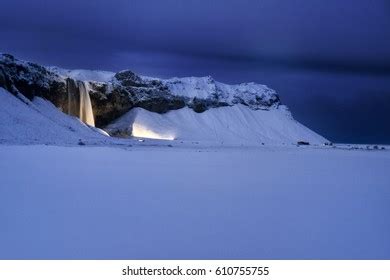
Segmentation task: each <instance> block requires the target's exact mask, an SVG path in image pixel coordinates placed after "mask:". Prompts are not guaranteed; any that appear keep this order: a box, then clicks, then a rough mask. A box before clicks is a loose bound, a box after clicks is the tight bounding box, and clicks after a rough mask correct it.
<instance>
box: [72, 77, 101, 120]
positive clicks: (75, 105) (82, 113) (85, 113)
mask: <svg viewBox="0 0 390 280" xmlns="http://www.w3.org/2000/svg"><path fill="white" fill-rule="evenodd" d="M66 84H67V91H68V114H69V115H72V116H76V117H78V118H80V120H81V121H82V122H84V123H86V124H88V125H90V126H95V120H94V117H93V110H92V103H91V98H90V97H89V93H88V84H87V83H85V82H82V81H78V82H77V83H76V82H75V81H74V80H73V79H67V83H66Z"/></svg>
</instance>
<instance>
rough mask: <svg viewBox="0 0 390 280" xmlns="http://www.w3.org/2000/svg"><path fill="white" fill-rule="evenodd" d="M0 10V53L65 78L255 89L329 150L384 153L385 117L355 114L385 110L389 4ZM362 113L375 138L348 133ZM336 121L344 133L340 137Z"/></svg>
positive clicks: (138, 3) (389, 88) (81, 4)
mask: <svg viewBox="0 0 390 280" xmlns="http://www.w3.org/2000/svg"><path fill="white" fill-rule="evenodd" d="M1 6H2V14H1V17H0V38H1V40H0V51H1V52H9V53H12V54H14V55H16V56H17V57H19V58H23V59H27V60H32V61H36V62H39V63H43V64H46V65H58V66H62V67H67V68H94V69H104V70H114V71H117V70H121V69H125V68H130V69H133V70H134V71H136V72H139V73H142V74H145V75H155V76H161V77H169V76H186V75H194V76H203V75H212V76H215V78H216V79H219V80H221V81H224V82H227V83H236V82H243V81H249V80H253V81H256V82H260V83H265V84H268V85H270V86H271V87H274V88H275V89H277V90H278V91H279V92H280V94H281V96H282V98H283V99H284V100H285V102H286V103H287V104H289V105H290V107H291V109H292V110H293V112H294V114H295V115H296V117H297V118H298V119H299V120H300V121H302V122H304V123H306V124H308V125H309V126H310V127H312V128H314V129H315V128H319V130H320V132H322V133H323V134H324V135H325V136H328V137H330V138H332V140H334V141H344V140H345V141H346V140H348V141H353V140H355V141H361V140H364V139H367V141H372V142H387V143H390V136H389V135H388V133H387V132H386V131H387V126H385V125H384V124H385V123H387V122H388V120H389V118H390V117H389V113H387V114H386V113H384V114H383V115H380V113H379V111H378V110H374V108H373V107H363V108H362V107H361V104H362V102H364V103H367V102H368V103H370V102H371V103H372V104H374V103H377V101H378V102H380V104H383V102H385V101H387V100H388V99H387V98H388V96H389V94H390V85H389V82H388V80H390V78H389V77H390V32H389V30H390V5H389V1H388V0H376V1H372V0H343V1H339V0H328V1H323V0H311V1H307V0H240V1H235V0H232V1H226V0H213V1H199V0H197V1H195V0H187V1H181V0H165V1H159V0H155V1H152V0H133V1H132V0H117V1H114V0H110V1H109V0H106V1H104V0H95V1H79V0H78V1H76V0H68V1H55V0H52V1H49V0H35V1H31V0H3V1H2V5H1ZM314 73H315V74H314ZM329 77H332V78H329ZM386 78H388V79H386ZM386 81H387V82H386ZM325 89H326V90H325ZM313 92H315V93H316V94H313ZM340 96H350V101H349V103H334V104H333V103H332V102H330V103H329V106H330V109H329V110H333V111H332V114H334V116H335V117H334V118H333V117H329V118H326V117H325V115H324V113H321V112H323V110H322V109H321V108H320V107H321V106H320V105H321V104H325V103H327V100H329V101H331V100H339V99H340ZM368 96H372V97H368ZM299 100H301V101H299ZM370 100H375V101H370ZM306 103H307V104H310V106H309V108H316V109H313V110H309V109H307V104H306ZM319 104H320V105H319ZM332 104H333V106H336V107H332ZM378 104H379V103H378ZM337 108H341V109H340V110H339V109H337ZM366 108H371V109H372V112H368V111H367V110H366ZM361 109H364V110H366V111H365V115H366V116H367V118H368V119H371V120H372V121H374V120H375V123H381V120H380V119H382V124H383V125H382V126H381V128H382V131H384V132H383V133H374V132H373V131H372V130H371V129H370V127H368V126H366V127H359V126H358V125H356V126H354V124H358V123H359V122H361V121H360V120H359V117H360V115H359V114H358V113H359V110H361ZM379 115H380V118H379V117H378V116H379ZM337 116H338V117H337ZM340 120H345V123H348V121H350V124H349V125H350V126H349V127H350V128H351V129H345V130H342V129H338V127H339V126H340V123H342V122H340ZM358 120H359V121H358ZM358 134H359V135H360V134H362V135H363V136H359V135H358ZM364 135H365V136H364ZM386 135H387V136H386ZM359 137H360V138H359ZM359 139H360V140H359ZM376 139H377V140H376Z"/></svg>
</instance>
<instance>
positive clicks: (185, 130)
mask: <svg viewBox="0 0 390 280" xmlns="http://www.w3.org/2000/svg"><path fill="white" fill-rule="evenodd" d="M106 130H108V131H109V132H112V133H121V134H126V133H127V134H128V135H131V134H133V136H139V137H145V138H159V136H160V138H161V139H177V140H188V141H201V142H207V143H214V144H218V145H260V144H261V143H266V144H291V143H294V144H295V143H296V142H297V141H307V142H310V143H313V144H321V143H324V142H326V141H327V140H326V139H325V138H323V137H322V136H320V135H318V134H316V133H315V132H313V131H311V130H310V129H308V128H307V127H305V126H303V125H302V124H300V123H298V122H297V121H295V120H294V119H293V118H292V117H291V115H290V113H289V112H288V111H287V110H286V109H285V108H284V107H283V106H281V107H280V108H279V109H274V110H269V111H265V110H256V111H254V110H250V109H249V108H248V107H246V106H243V105H236V106H232V107H221V108H214V109H209V110H207V111H205V112H203V113H195V112H194V111H193V110H191V109H189V108H183V109H179V110H174V111H170V112H168V113H165V114H157V113H153V112H149V111H147V110H144V109H142V108H135V109H132V110H131V111H130V112H128V113H127V114H125V115H124V116H122V117H121V118H119V119H118V120H117V121H115V122H114V123H112V124H110V125H109V126H108V127H106ZM141 130H143V131H141ZM134 132H135V133H134ZM142 133H144V135H142Z"/></svg>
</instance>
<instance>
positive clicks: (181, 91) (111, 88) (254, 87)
mask: <svg viewBox="0 0 390 280" xmlns="http://www.w3.org/2000/svg"><path fill="white" fill-rule="evenodd" d="M89 72H91V71H87V70H80V71H79V72H78V76H74V75H71V74H70V73H71V71H68V72H67V71H66V70H64V69H59V68H55V67H44V66H40V65H38V64H35V63H31V62H25V61H21V60H18V59H16V58H14V57H13V56H12V55H8V54H2V55H0V86H1V87H3V88H5V89H7V90H8V91H9V92H11V93H13V94H15V95H16V94H18V93H21V94H23V95H24V96H26V97H27V98H28V99H30V100H32V99H33V98H34V97H35V96H37V97H42V98H45V99H47V100H49V101H50V102H52V103H53V104H54V105H55V106H56V107H58V108H59V109H60V110H62V111H63V112H65V113H68V112H69V108H68V106H69V102H68V89H69V87H72V85H75V84H77V81H76V80H83V81H84V82H85V83H86V85H87V87H88V92H89V95H90V99H91V103H92V107H93V112H94V116H95V124H96V126H97V127H104V126H106V125H108V124H109V123H111V122H112V121H114V120H115V119H117V118H118V117H120V116H122V115H124V114H125V113H126V112H128V111H129V110H130V109H132V108H135V107H140V108H143V109H146V110H148V111H152V112H156V113H166V112H168V111H170V110H177V109H181V108H183V107H186V106H187V107H189V108H191V109H193V110H194V111H195V112H198V113H201V112H204V111H206V110H208V109H209V108H216V107H223V106H234V105H235V104H243V105H245V106H248V107H249V108H250V109H252V110H268V109H270V108H272V107H278V106H279V105H280V100H279V97H278V95H277V94H276V92H275V91H273V90H272V89H269V88H268V87H266V86H264V85H259V84H255V83H245V84H239V85H226V84H223V83H219V82H216V81H215V80H213V79H212V78H211V77H201V78H195V77H190V78H173V79H168V80H162V79H155V78H149V77H142V76H139V75H137V74H135V73H134V72H132V71H129V70H125V71H121V72H118V73H116V74H115V73H112V75H111V76H110V75H108V76H110V78H109V79H103V80H102V79H91V78H90V77H88V75H86V74H87V73H89ZM95 73H98V72H96V71H95ZM105 73H107V72H105ZM84 74H85V75H84ZM70 80H73V81H72V82H70ZM72 90H73V91H74V92H76V91H75V89H71V91H72ZM75 94H77V93H75Z"/></svg>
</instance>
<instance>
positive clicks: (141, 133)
mask: <svg viewBox="0 0 390 280" xmlns="http://www.w3.org/2000/svg"><path fill="white" fill-rule="evenodd" d="M132 135H133V136H134V137H140V138H149V139H161V140H175V137H173V136H172V135H162V134H158V133H156V132H154V131H152V130H150V129H148V128H146V127H144V126H142V125H140V124H137V123H134V124H133V131H132Z"/></svg>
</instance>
